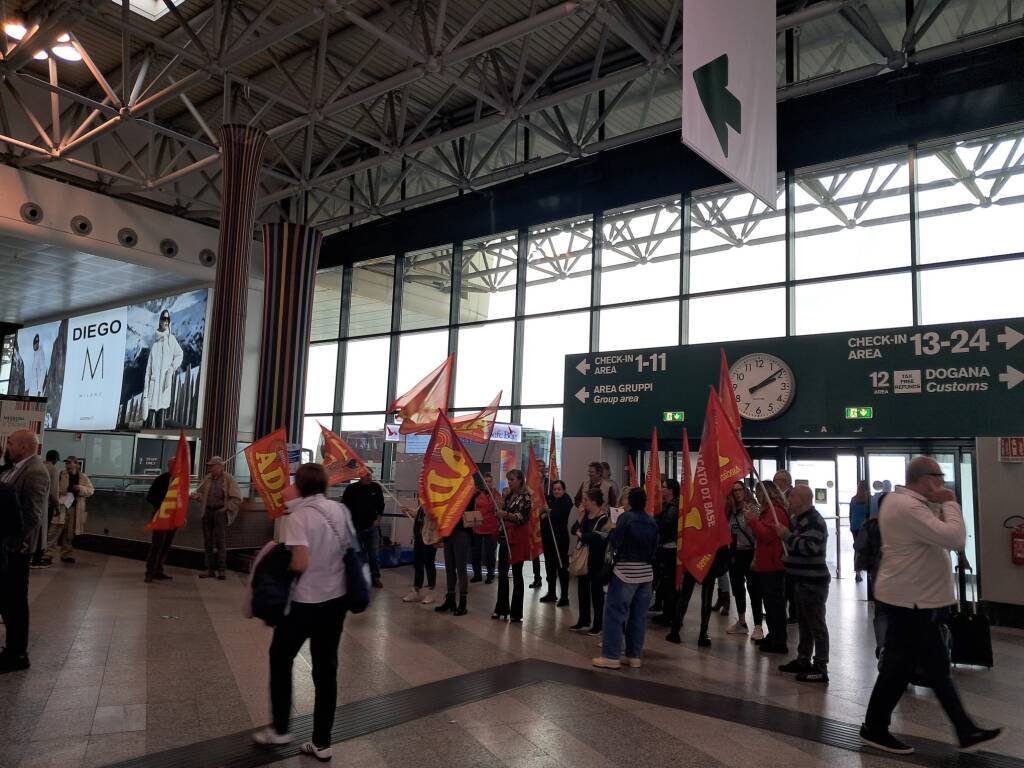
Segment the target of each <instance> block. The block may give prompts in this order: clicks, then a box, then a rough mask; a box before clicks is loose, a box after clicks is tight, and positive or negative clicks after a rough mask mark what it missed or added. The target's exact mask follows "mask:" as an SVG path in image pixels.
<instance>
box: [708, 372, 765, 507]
mask: <svg viewBox="0 0 1024 768" xmlns="http://www.w3.org/2000/svg"><path fill="white" fill-rule="evenodd" d="M711 394H712V397H711V399H710V400H708V411H707V416H706V418H709V419H712V420H713V421H714V422H715V432H716V433H717V435H718V467H719V473H720V478H719V479H720V482H721V485H722V497H723V498H725V496H727V495H728V493H729V489H730V488H732V486H733V483H735V482H736V481H737V480H739V479H741V478H744V477H746V476H747V475H749V474H750V471H751V470H752V469H753V468H754V462H753V461H751V459H750V454H749V453H747V449H746V448H745V447H744V445H743V442H742V441H741V440H740V437H739V433H738V432H736V430H734V429H732V425H731V424H730V423H729V421H728V418H727V417H726V415H725V414H724V413H723V412H722V410H723V409H722V408H721V398H719V396H718V395H717V394H716V393H715V391H714V388H712V390H711ZM705 429H706V427H705ZM701 446H702V447H703V442H702V443H701Z"/></svg>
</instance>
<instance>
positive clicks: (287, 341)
mask: <svg viewBox="0 0 1024 768" xmlns="http://www.w3.org/2000/svg"><path fill="white" fill-rule="evenodd" d="M323 237H324V236H323V233H322V232H321V231H320V230H318V229H313V228H312V227H304V226H302V225H301V224H289V223H286V222H285V223H280V224H264V225H263V256H264V262H263V263H264V272H263V335H262V337H261V339H262V345H261V347H260V378H259V387H258V388H257V390H256V392H257V400H256V437H261V436H263V435H265V434H267V433H268V432H272V431H274V430H275V429H277V428H278V427H284V428H285V429H287V430H288V441H289V442H292V443H301V442H302V413H303V404H304V400H305V396H306V359H307V357H308V356H309V335H310V330H309V329H310V323H311V322H312V319H313V286H314V282H315V278H316V265H317V260H318V258H319V256H320V243H321V242H322V241H323Z"/></svg>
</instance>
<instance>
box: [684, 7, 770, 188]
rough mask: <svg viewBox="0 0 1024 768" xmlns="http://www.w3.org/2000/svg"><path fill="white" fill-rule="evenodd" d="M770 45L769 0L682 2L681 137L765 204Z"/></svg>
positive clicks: (768, 151) (767, 183) (767, 161)
mask: <svg viewBox="0 0 1024 768" xmlns="http://www.w3.org/2000/svg"><path fill="white" fill-rule="evenodd" d="M775 45H776V42H775V2H774V0H684V2H683V131H682V140H683V143H684V144H686V146H688V147H689V148H690V149H692V150H693V151H694V152H696V153H697V154H698V155H700V156H701V157H703V158H704V159H705V160H707V161H708V162H709V163H711V165H713V166H715V167H716V168H717V169H718V170H720V171H721V172H722V173H724V174H725V175H726V176H728V177H729V178H730V179H732V180H733V181H735V182H736V183H737V184H739V185H740V186H742V187H744V188H745V189H747V190H748V191H750V192H752V193H753V194H754V195H756V196H757V197H758V198H760V199H761V200H762V201H763V202H764V203H765V205H768V206H770V207H771V208H775V203H776V187H777V181H776V176H777V168H776V135H775V133H776V129H775Z"/></svg>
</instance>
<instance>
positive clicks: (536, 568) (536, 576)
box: [533, 557, 540, 584]
mask: <svg viewBox="0 0 1024 768" xmlns="http://www.w3.org/2000/svg"><path fill="white" fill-rule="evenodd" d="M533 582H534V583H535V584H540V558H539V557H535V558H533Z"/></svg>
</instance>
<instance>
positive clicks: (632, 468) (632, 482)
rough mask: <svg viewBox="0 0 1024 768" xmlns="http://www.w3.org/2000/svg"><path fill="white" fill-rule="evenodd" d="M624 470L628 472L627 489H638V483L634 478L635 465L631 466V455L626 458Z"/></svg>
mask: <svg viewBox="0 0 1024 768" xmlns="http://www.w3.org/2000/svg"><path fill="white" fill-rule="evenodd" d="M626 469H627V470H628V471H629V487H630V488H639V487H640V481H639V480H637V478H636V465H635V464H633V457H632V455H630V456H627V457H626Z"/></svg>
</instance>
